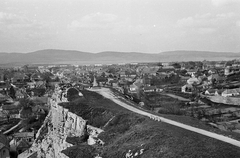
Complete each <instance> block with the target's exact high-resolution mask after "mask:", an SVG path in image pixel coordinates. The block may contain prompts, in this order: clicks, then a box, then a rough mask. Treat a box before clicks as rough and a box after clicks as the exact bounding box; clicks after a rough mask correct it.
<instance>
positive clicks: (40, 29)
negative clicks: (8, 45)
mask: <svg viewBox="0 0 240 158" xmlns="http://www.w3.org/2000/svg"><path fill="white" fill-rule="evenodd" d="M50 25H51V24H47V23H43V22H39V21H36V20H32V19H29V18H27V17H26V16H21V15H17V14H13V13H6V12H0V26H1V27H0V31H1V32H2V33H3V34H4V35H5V36H6V37H9V38H10V37H13V38H21V39H22V40H27V39H38V38H39V39H42V38H48V37H50V34H51V35H52V33H50V30H49V28H50Z"/></svg>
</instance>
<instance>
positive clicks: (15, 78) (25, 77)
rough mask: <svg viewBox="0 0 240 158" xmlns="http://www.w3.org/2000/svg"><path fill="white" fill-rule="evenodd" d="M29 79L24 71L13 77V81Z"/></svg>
mask: <svg viewBox="0 0 240 158" xmlns="http://www.w3.org/2000/svg"><path fill="white" fill-rule="evenodd" d="M27 79H29V77H28V76H27V75H26V74H24V73H15V74H14V75H13V78H12V82H13V83H16V82H24V80H27Z"/></svg>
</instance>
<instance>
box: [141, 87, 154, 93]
mask: <svg viewBox="0 0 240 158" xmlns="http://www.w3.org/2000/svg"><path fill="white" fill-rule="evenodd" d="M156 90H157V87H156V86H145V87H144V88H143V91H144V93H150V92H156Z"/></svg>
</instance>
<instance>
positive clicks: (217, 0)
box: [211, 0, 240, 7]
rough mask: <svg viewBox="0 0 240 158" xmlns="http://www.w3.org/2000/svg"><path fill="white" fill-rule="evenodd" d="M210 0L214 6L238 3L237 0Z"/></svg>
mask: <svg viewBox="0 0 240 158" xmlns="http://www.w3.org/2000/svg"><path fill="white" fill-rule="evenodd" d="M211 2H212V5H213V6H216V7H220V6H226V5H230V4H237V3H238V4H239V3H240V1H239V0H212V1H211Z"/></svg>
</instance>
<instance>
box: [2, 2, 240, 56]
mask: <svg viewBox="0 0 240 158" xmlns="http://www.w3.org/2000/svg"><path fill="white" fill-rule="evenodd" d="M239 8H240V0H0V52H31V51H36V50H41V49H49V48H51V49H68V50H79V51H87V52H101V51H107V50H113V51H135V52H145V53H159V52H162V51H168V50H207V51H231V52H240V9H239Z"/></svg>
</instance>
